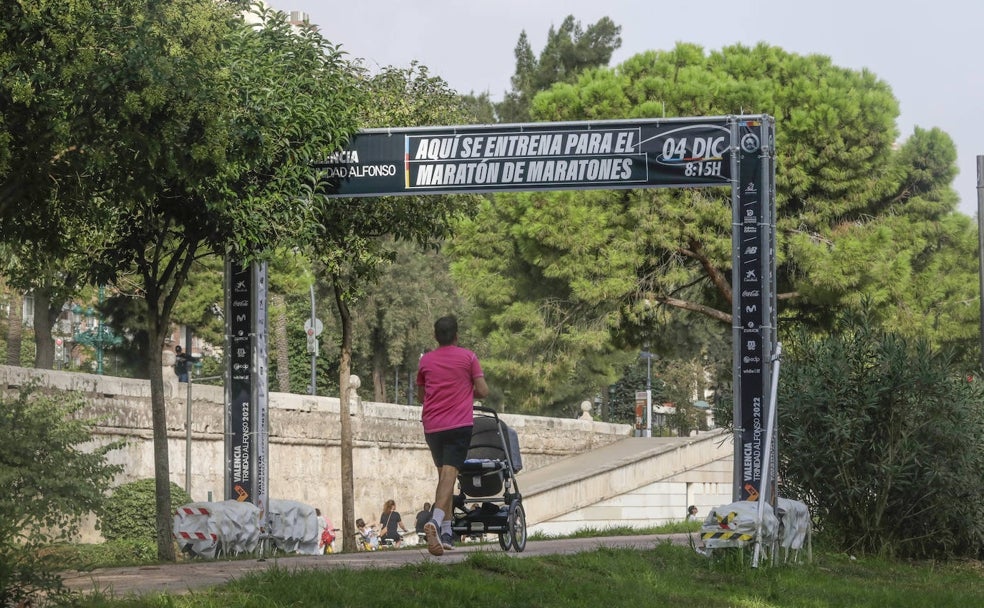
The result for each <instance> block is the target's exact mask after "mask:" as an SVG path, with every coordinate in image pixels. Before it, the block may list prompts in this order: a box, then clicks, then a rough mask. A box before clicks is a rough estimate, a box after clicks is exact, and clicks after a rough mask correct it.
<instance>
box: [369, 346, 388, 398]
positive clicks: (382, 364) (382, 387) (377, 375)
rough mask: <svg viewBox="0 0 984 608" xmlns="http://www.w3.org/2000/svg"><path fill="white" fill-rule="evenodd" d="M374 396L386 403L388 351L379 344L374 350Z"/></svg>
mask: <svg viewBox="0 0 984 608" xmlns="http://www.w3.org/2000/svg"><path fill="white" fill-rule="evenodd" d="M372 398H373V401H375V402H376V403H386V353H385V351H383V350H380V347H378V346H377V347H376V348H374V349H373V352H372Z"/></svg>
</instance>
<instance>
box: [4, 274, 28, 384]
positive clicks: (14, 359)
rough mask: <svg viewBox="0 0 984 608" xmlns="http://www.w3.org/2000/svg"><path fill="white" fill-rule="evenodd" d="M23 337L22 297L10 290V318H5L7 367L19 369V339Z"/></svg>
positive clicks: (14, 290)
mask: <svg viewBox="0 0 984 608" xmlns="http://www.w3.org/2000/svg"><path fill="white" fill-rule="evenodd" d="M23 336H24V296H23V295H21V293H20V292H19V291H17V290H16V289H11V290H10V316H9V317H8V318H7V365H12V366H14V367H20V364H21V352H20V351H21V339H22V338H23Z"/></svg>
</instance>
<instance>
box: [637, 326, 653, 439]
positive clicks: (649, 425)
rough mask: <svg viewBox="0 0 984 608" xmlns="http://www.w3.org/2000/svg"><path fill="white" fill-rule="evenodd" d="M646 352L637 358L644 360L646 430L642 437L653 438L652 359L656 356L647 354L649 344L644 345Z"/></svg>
mask: <svg viewBox="0 0 984 608" xmlns="http://www.w3.org/2000/svg"><path fill="white" fill-rule="evenodd" d="M645 348H646V350H644V351H642V352H641V353H639V356H640V357H642V358H643V359H645V360H646V423H645V424H646V428H645V432H644V434H643V437H652V436H653V357H655V356H656V355H654V354H652V353H651V352H649V350H648V349H649V344H646V345H645Z"/></svg>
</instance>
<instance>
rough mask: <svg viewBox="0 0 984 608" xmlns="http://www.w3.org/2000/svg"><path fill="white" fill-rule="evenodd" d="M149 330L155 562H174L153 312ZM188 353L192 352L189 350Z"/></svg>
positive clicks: (160, 344)
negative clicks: (155, 525) (155, 527)
mask: <svg viewBox="0 0 984 608" xmlns="http://www.w3.org/2000/svg"><path fill="white" fill-rule="evenodd" d="M150 316H151V319H150V323H149V325H150V327H149V328H148V329H149V332H148V336H147V342H148V349H147V357H148V359H149V361H148V363H147V365H148V367H149V369H148V370H147V371H148V373H149V375H150V403H151V406H150V407H151V417H152V426H153V434H154V481H155V482H156V483H155V485H154V488H155V490H156V491H155V498H156V501H155V514H156V517H155V521H156V523H157V559H159V560H161V561H165V562H173V561H174V559H175V554H174V539H173V537H172V532H171V527H172V523H173V519H172V514H171V483H170V480H171V470H170V464H169V460H168V449H167V410H166V408H165V404H164V368H163V363H162V359H163V350H164V335H163V333H162V331H161V327H160V321H159V320H158V319H155V318H154V317H155V316H156V313H155V311H153V310H151V311H150ZM189 350H191V349H190V348H189Z"/></svg>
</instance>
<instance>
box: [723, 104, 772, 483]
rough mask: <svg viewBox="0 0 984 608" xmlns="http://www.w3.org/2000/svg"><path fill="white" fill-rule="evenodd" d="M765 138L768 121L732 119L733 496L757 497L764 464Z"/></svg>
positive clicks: (768, 331)
mask: <svg viewBox="0 0 984 608" xmlns="http://www.w3.org/2000/svg"><path fill="white" fill-rule="evenodd" d="M771 137H772V136H771V123H768V124H765V123H763V121H762V120H761V119H758V120H747V119H739V120H737V121H736V123H735V141H736V142H737V148H738V149H737V156H738V171H737V175H738V180H737V182H736V184H735V192H734V196H733V202H734V204H735V207H734V209H733V222H734V227H733V228H734V229H733V238H734V243H733V246H734V253H735V255H734V259H735V268H734V273H733V278H734V284H735V286H736V289H735V292H736V297H735V302H734V308H733V310H734V327H733V329H734V339H735V344H734V357H735V366H734V367H735V429H736V431H735V432H736V439H737V441H736V445H735V488H734V497H735V499H736V500H757V499H758V497H759V495H760V492H761V491H762V488H761V481H762V473H763V470H762V467H763V466H768V464H767V463H764V462H763V461H762V458H763V451H764V449H763V448H764V445H765V436H764V434H765V429H766V418H765V416H766V408H767V407H768V402H769V391H770V390H771V387H770V379H771V366H770V364H771V361H770V359H771V354H772V350H773V342H774V339H775V336H774V329H775V322H774V319H775V309H774V294H773V289H772V282H773V281H774V263H775V262H774V260H775V253H774V247H775V237H774V232H775V231H774V225H773V217H772V216H773V211H772V204H771V203H770V201H772V200H774V194H773V190H772V183H771V181H772V180H771V179H770V178H769V175H770V171H771V170H772V169H771V167H772V165H771V161H770V160H769V154H770V150H771V146H770V144H771ZM770 478H771V479H774V476H773V475H770Z"/></svg>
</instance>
